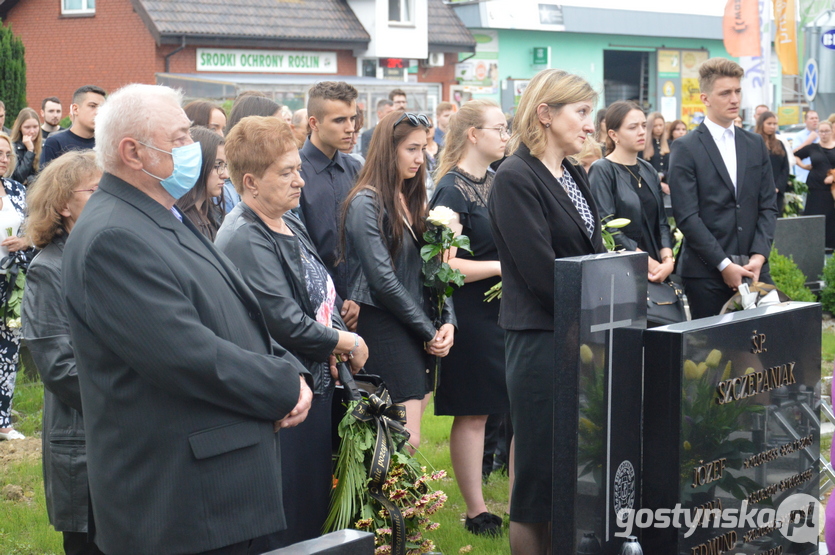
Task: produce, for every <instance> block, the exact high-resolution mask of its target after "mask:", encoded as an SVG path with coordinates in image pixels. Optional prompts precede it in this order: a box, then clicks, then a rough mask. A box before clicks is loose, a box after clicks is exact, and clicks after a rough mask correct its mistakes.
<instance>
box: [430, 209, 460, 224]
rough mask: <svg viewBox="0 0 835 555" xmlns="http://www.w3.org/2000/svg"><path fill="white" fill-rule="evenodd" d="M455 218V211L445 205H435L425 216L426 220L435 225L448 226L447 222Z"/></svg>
mask: <svg viewBox="0 0 835 555" xmlns="http://www.w3.org/2000/svg"><path fill="white" fill-rule="evenodd" d="M454 218H455V211H453V210H452V208H449V207H446V206H436V207H435V208H433V209H432V210H430V211H429V216H428V217H427V218H426V220H427V221H428V222H431V223H433V224H435V225H439V226H444V227H449V222H451V221H452V220H453V219H454Z"/></svg>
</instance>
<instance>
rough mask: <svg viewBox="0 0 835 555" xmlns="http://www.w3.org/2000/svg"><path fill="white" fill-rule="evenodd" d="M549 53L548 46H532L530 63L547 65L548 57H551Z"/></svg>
mask: <svg viewBox="0 0 835 555" xmlns="http://www.w3.org/2000/svg"><path fill="white" fill-rule="evenodd" d="M550 54H551V48H550V47H548V46H534V47H533V48H532V49H531V65H533V66H543V67H546V66H547V65H548V59H549V58H550V57H551V56H550Z"/></svg>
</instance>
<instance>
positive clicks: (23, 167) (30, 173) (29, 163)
mask: <svg viewBox="0 0 835 555" xmlns="http://www.w3.org/2000/svg"><path fill="white" fill-rule="evenodd" d="M14 151H15V155H16V156H17V164H16V165H15V168H14V173H12V179H14V180H15V181H18V182H20V183H23V184H24V185H28V183H27V180H28V179H29V178H30V177H34V175H35V166H34V164H35V153H34V152H33V151H30V150H26V145H24V144H23V143H15V144H14Z"/></svg>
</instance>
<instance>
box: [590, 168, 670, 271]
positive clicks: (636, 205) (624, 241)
mask: <svg viewBox="0 0 835 555" xmlns="http://www.w3.org/2000/svg"><path fill="white" fill-rule="evenodd" d="M638 172H639V176H640V177H641V181H642V182H643V183H644V184H645V185H646V186H647V187H648V188H649V190H650V191H652V194H653V196H654V197H655V200H656V201H657V204H658V206H657V208H656V210H657V212H656V219H657V221H658V229H649V226H648V224H647V220H646V215H645V214H644V208H643V204H642V203H641V199H640V197H639V196H638V193H636V192H635V189H634V187H633V186H632V183H631V179H632V176H631V175H630V174H629V172H628V171H627V170H626V169H624V168H623V166H621V165H620V164H615V163H614V162H612V161H611V160H607V159H606V158H602V159H600V160H597V161H596V162H595V163H594V164H592V165H591V168H590V169H589V183H590V184H591V192H592V194H593V195H594V200H595V202H596V203H597V210H598V212H599V213H600V217H601V218H606V217H607V216H612V217H613V218H626V219H628V220H630V221H631V223H630V224H629V225H627V226H626V227H624V228H622V229H621V230H620V233H619V234H617V235H615V236H614V238H615V243H616V245H617V246H618V247H620V248H624V249H626V250H628V251H634V250H635V249H636V248H638V242H639V241H640V240H641V239H642V238H644V237H645V238H646V242H647V244H651V245H652V246H653V249H652V250H653V252H650V253H649V255H650V256H651V257H653V258H654V259H655V260H657V261H659V262H660V261H661V255H660V252H661V249H672V248H673V236H672V234H671V233H670V224H669V223H668V222H667V215H666V214H665V213H664V200H663V196H664V193H663V192H662V191H661V182H660V181H659V180H658V172H656V171H655V170H654V169H653V167H652V166H651V165H650V163H649V162H647V161H646V160H642V159H641V158H638ZM656 238H660V243H659V240H657V239H656Z"/></svg>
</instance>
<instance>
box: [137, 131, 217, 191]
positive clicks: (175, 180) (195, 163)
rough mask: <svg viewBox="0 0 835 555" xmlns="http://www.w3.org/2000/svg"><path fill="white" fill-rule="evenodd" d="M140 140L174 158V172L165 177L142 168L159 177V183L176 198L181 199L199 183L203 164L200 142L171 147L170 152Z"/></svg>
mask: <svg viewBox="0 0 835 555" xmlns="http://www.w3.org/2000/svg"><path fill="white" fill-rule="evenodd" d="M138 142H139V144H142V145H145V146H147V147H148V148H152V149H154V150H158V151H160V152H164V153H166V154H170V155H171V157H172V158H173V159H174V173H172V174H171V175H169V176H168V177H166V178H165V179H163V178H161V177H157V176H156V175H154V174H152V173H151V172H149V171H147V170H145V168H142V171H143V172H145V173H147V174H148V175H150V176H151V177H153V178H154V179H159V184H160V185H162V188H163V189H165V190H166V191H167V192H168V194H169V195H171V196H172V197H174V199H176V200H179V199H180V198H181V197H182V196H183V195H185V194H186V193H188V192H189V191H191V189H192V187H194V185H195V183H197V178H198V177H200V168H201V166H202V164H203V152H202V151H201V150H200V143H191V144H190V145H186V146H178V147H176V148H173V149H171V152H168V151H167V150H162V149H161V148H157V147H155V146H153V145H149V144H145V143H143V142H142V141H138Z"/></svg>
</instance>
